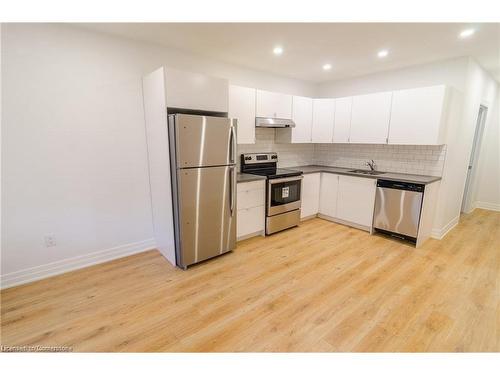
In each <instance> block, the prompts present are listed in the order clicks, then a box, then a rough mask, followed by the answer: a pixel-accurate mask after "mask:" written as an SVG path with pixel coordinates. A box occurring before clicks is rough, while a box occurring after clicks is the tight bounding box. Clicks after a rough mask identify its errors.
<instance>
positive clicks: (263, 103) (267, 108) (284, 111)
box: [256, 90, 292, 119]
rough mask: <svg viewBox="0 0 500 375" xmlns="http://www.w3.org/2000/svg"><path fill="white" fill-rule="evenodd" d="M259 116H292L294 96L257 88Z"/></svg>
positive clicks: (287, 117)
mask: <svg viewBox="0 0 500 375" xmlns="http://www.w3.org/2000/svg"><path fill="white" fill-rule="evenodd" d="M256 111H257V117H273V118H286V119H290V118H292V96H291V95H286V94H280V93H277V92H271V91H264V90H257V94H256Z"/></svg>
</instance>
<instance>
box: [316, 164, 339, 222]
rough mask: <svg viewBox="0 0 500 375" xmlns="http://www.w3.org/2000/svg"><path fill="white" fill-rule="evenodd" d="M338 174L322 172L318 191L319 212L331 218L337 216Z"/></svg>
mask: <svg viewBox="0 0 500 375" xmlns="http://www.w3.org/2000/svg"><path fill="white" fill-rule="evenodd" d="M338 189H339V175H337V174H333V173H322V174H321V184H320V191H319V213H320V214H322V215H326V216H329V217H332V218H335V217H336V216H337V194H338Z"/></svg>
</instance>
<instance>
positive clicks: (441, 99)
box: [389, 85, 446, 145]
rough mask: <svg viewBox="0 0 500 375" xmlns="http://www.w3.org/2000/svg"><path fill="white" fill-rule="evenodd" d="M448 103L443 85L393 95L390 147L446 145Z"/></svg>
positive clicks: (401, 91) (395, 92) (403, 91)
mask: <svg viewBox="0 0 500 375" xmlns="http://www.w3.org/2000/svg"><path fill="white" fill-rule="evenodd" d="M445 103H446V86H444V85H440V86H431V87H422V88H417V89H409V90H399V91H394V93H393V98H392V111H391V123H390V126H389V143H392V144H411V145H438V144H443V143H444V132H445V126H444V124H445V113H446V105H445Z"/></svg>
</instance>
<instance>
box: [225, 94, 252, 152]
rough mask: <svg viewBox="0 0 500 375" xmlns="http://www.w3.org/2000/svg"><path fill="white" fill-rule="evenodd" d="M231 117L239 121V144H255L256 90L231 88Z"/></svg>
mask: <svg viewBox="0 0 500 375" xmlns="http://www.w3.org/2000/svg"><path fill="white" fill-rule="evenodd" d="M229 117H233V118H236V119H238V127H237V132H236V134H237V137H238V144H244V143H255V89H252V88H248V87H241V86H233V85H230V86H229Z"/></svg>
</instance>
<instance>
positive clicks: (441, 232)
mask: <svg viewBox="0 0 500 375" xmlns="http://www.w3.org/2000/svg"><path fill="white" fill-rule="evenodd" d="M459 219H460V216H457V217H456V218H454V219H453V220H452V221H450V222H449V223H448V224H446V225H445V226H444V228H441V229H432V233H431V237H432V238H434V239H436V240H442V239H443V238H444V237H445V236H446V235H447V234H448V232H449V231H450V230H452V229H453V228H455V226H456V225H457V224H458V221H459Z"/></svg>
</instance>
